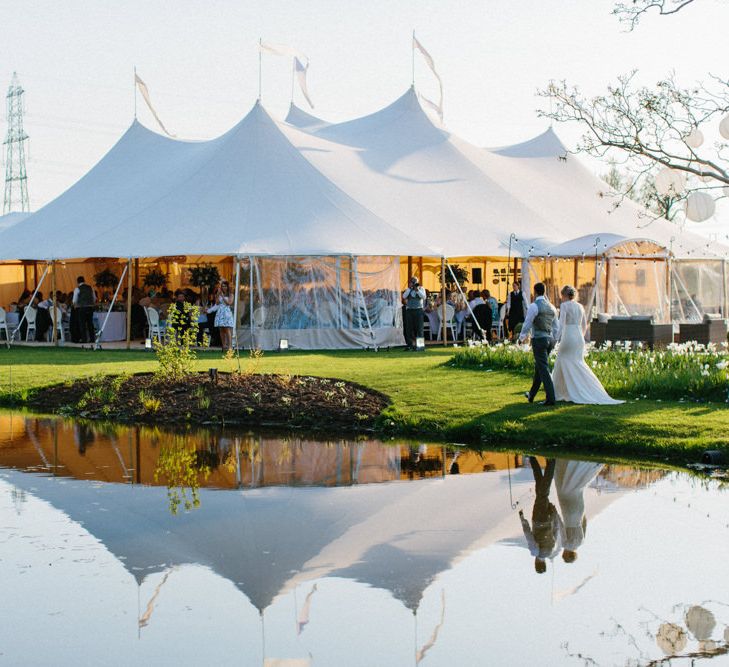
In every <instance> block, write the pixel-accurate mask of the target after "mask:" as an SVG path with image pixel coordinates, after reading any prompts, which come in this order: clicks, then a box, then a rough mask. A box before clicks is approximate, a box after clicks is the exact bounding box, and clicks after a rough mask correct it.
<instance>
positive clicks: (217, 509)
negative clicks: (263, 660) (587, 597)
mask: <svg viewBox="0 0 729 667" xmlns="http://www.w3.org/2000/svg"><path fill="white" fill-rule="evenodd" d="M8 476H9V477H10V479H9V481H10V482H11V483H12V484H14V485H16V486H17V487H19V488H25V489H28V490H31V489H32V491H31V492H32V493H33V494H34V495H36V496H38V497H40V498H43V499H44V500H46V501H48V502H50V503H51V504H52V505H54V506H55V507H57V508H59V509H61V510H63V511H64V512H65V513H66V514H67V515H68V516H69V517H70V518H72V519H73V520H75V521H78V522H80V523H83V525H84V528H85V529H86V530H88V531H89V532H90V533H91V534H93V535H94V536H95V537H97V538H98V539H99V540H100V541H101V542H102V543H103V544H104V545H105V546H106V547H107V548H108V549H109V551H111V552H112V553H113V554H115V556H116V557H117V558H119V559H120V560H121V561H122V562H123V564H124V566H125V567H126V569H127V570H128V571H129V572H130V573H132V574H133V576H135V578H136V579H137V581H139V582H141V581H142V580H143V579H144V578H145V576H146V575H148V574H150V573H152V572H161V571H163V570H166V569H168V568H169V567H170V566H171V565H174V564H183V563H198V564H201V565H204V566H207V567H209V568H211V569H212V570H214V571H215V572H216V573H218V574H219V575H221V576H222V577H225V578H227V579H229V580H230V581H232V582H233V583H234V584H235V585H236V586H237V587H238V588H239V589H240V590H241V591H243V592H244V593H245V595H246V596H247V597H248V598H249V600H250V601H251V603H252V604H253V605H254V606H255V607H256V608H258V609H259V611H263V610H264V609H265V608H266V607H268V606H269V605H270V604H271V602H272V601H273V599H274V598H275V597H276V596H277V595H279V594H280V593H283V592H286V591H288V590H290V589H291V588H293V587H294V586H296V585H297V584H299V583H301V582H303V581H306V580H312V579H316V578H318V577H323V576H340V577H350V578H353V579H356V580H358V581H361V582H364V583H367V584H370V585H372V586H374V587H378V588H385V589H389V590H391V591H392V592H393V594H394V595H395V596H396V597H397V598H398V599H400V600H402V601H403V603H404V604H405V605H406V606H408V607H409V608H410V609H413V610H414V609H416V608H417V606H418V604H419V601H420V599H421V596H422V593H423V591H424V590H425V589H426V588H427V587H428V585H429V584H430V583H431V582H432V581H433V579H434V578H435V577H436V576H437V575H438V574H439V573H440V572H442V571H444V570H447V569H449V568H450V567H451V565H452V564H453V563H454V562H455V561H456V560H457V559H458V558H459V557H460V556H461V555H464V554H466V553H469V552H470V550H471V549H474V548H477V547H480V546H486V545H487V544H489V543H492V542H494V541H496V540H498V539H503V538H504V537H506V536H507V535H510V534H513V531H514V527H515V524H514V521H513V518H514V517H513V515H512V510H511V507H510V504H509V495H508V489H507V479H506V476H505V474H502V473H486V474H481V475H470V476H462V477H461V476H453V477H448V478H446V479H445V480H421V481H418V482H402V483H386V484H377V485H366V486H355V487H343V488H341V487H340V488H290V487H279V488H265V489H255V490H249V491H246V492H242V493H241V492H232V491H207V490H201V501H202V506H201V509H200V510H198V511H196V512H191V513H189V514H181V515H178V516H176V517H171V516H170V515H169V513H168V506H167V498H166V495H165V490H164V489H163V488H149V487H135V486H126V485H116V484H105V485H92V484H89V483H88V482H86V483H85V482H83V481H77V480H69V479H66V480H64V483H62V484H59V483H58V480H55V479H53V478H43V477H38V476H35V475H27V474H25V473H18V472H15V471H8ZM513 477H515V478H516V479H512V481H513V482H515V483H516V485H517V486H519V487H523V488H522V490H524V489H525V488H526V487H527V486H528V485H530V484H531V481H532V480H531V475H530V474H529V472H528V471H526V470H520V471H518V472H517V474H516V475H515V476H513Z"/></svg>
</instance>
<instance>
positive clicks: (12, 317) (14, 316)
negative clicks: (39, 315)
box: [5, 313, 20, 333]
mask: <svg viewBox="0 0 729 667" xmlns="http://www.w3.org/2000/svg"><path fill="white" fill-rule="evenodd" d="M5 321H6V322H7V323H8V329H10V332H11V333H12V330H13V329H15V327H17V326H18V322H19V321H20V317H19V316H18V313H5Z"/></svg>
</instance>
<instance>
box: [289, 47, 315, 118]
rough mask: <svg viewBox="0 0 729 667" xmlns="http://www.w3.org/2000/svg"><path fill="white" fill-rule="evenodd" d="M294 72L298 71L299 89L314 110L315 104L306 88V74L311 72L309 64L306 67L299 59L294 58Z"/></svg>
mask: <svg viewBox="0 0 729 667" xmlns="http://www.w3.org/2000/svg"><path fill="white" fill-rule="evenodd" d="M294 70H295V71H296V78H297V79H298V81H299V88H301V92H302V94H303V95H304V97H305V98H306V101H307V102H308V103H309V106H310V107H311V108H312V109H313V108H314V103H313V102H312V101H311V98H310V97H309V89H308V88H307V87H306V73H307V71H308V70H309V63H308V62H307V63H306V65H304V64H303V63H302V62H301V61H300V60H299V59H298V58H294Z"/></svg>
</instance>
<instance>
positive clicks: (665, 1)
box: [612, 0, 694, 31]
mask: <svg viewBox="0 0 729 667" xmlns="http://www.w3.org/2000/svg"><path fill="white" fill-rule="evenodd" d="M693 2H694V0H631V1H630V2H618V3H616V5H615V8H614V9H613V11H612V13H613V15H614V16H617V17H618V20H619V21H620V23H622V24H623V25H625V26H626V27H627V29H628V31H631V30H633V29H634V28H635V26H636V25H638V22H639V21H640V19H641V18H643V15H644V14H647V13H648V12H650V11H651V10H654V9H655V10H657V11H658V14H659V15H660V16H670V15H671V14H676V13H678V12H680V11H681V10H682V9H683V8H684V7H686V6H688V5H690V4H692V3H693Z"/></svg>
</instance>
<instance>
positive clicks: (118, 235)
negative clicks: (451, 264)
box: [0, 103, 435, 259]
mask: <svg viewBox="0 0 729 667" xmlns="http://www.w3.org/2000/svg"><path fill="white" fill-rule="evenodd" d="M289 130H290V128H289ZM290 131H291V130H290ZM408 253H413V254H423V255H433V254H435V253H434V251H433V250H432V249H431V248H430V247H428V245H427V243H426V242H425V241H420V240H417V239H416V238H414V237H411V236H408V235H407V234H405V233H403V232H401V231H400V230H399V229H397V228H395V227H394V226H392V225H390V224H388V223H387V222H385V221H384V220H382V219H381V218H378V216H376V215H375V214H373V213H371V212H370V211H369V210H367V209H366V208H365V207H364V206H362V205H361V204H359V203H358V202H357V201H355V200H354V199H353V198H352V197H350V196H349V195H347V194H346V193H345V192H344V191H342V190H341V189H340V188H338V187H337V186H336V185H335V184H334V183H332V182H331V181H329V180H328V179H327V178H326V177H324V176H323V175H322V174H321V173H319V172H318V171H317V170H316V169H315V168H314V167H313V166H312V165H311V164H310V163H309V162H308V161H307V160H306V159H305V158H304V157H303V156H302V155H301V154H300V153H299V152H298V151H297V150H296V149H295V148H294V147H293V146H292V145H291V143H290V142H289V140H288V139H287V138H286V136H284V134H283V133H282V132H281V130H280V128H279V124H278V123H277V122H276V121H274V120H273V119H272V118H271V117H270V116H269V114H268V113H267V112H266V111H265V110H264V109H263V107H262V106H261V105H260V104H258V103H257V104H256V105H255V106H254V107H253V109H252V110H251V111H250V112H249V113H248V115H247V116H246V117H245V118H243V120H241V121H240V122H239V123H238V124H237V125H236V126H235V127H233V128H232V129H231V130H229V131H228V132H227V133H225V134H224V135H222V136H221V137H218V138H217V139H214V140H212V141H204V142H184V141H176V140H173V139H169V138H166V137H162V136H160V135H158V134H155V133H153V132H151V131H150V130H147V129H146V128H144V127H143V126H141V125H140V124H139V123H138V122H136V121H135V122H134V123H133V124H132V126H131V127H130V128H129V129H128V130H127V132H126V133H125V134H124V135H123V136H122V138H121V139H120V140H119V142H118V143H117V144H116V145H115V146H114V147H113V148H112V149H111V150H110V151H109V153H108V154H107V155H106V156H105V157H104V158H103V159H102V160H101V161H100V162H99V163H98V164H97V165H96V167H94V168H93V169H92V170H91V171H90V172H89V173H88V174H87V175H86V176H84V178H82V179H81V180H80V181H79V182H78V183H76V184H75V185H74V186H73V187H71V188H70V189H69V190H68V191H67V192H65V193H64V194H62V195H61V196H60V197H58V198H57V199H55V200H54V201H52V202H51V203H50V204H48V205H47V206H45V207H44V208H43V209H41V210H40V211H38V213H36V214H35V215H34V216H32V219H28V220H26V221H24V222H22V223H19V224H18V225H15V226H14V227H13V228H12V229H11V230H8V231H7V232H6V234H4V235H3V245H2V248H1V249H0V258H2V259H15V258H17V257H34V258H38V259H65V258H79V257H96V256H118V257H150V256H155V255H184V254H205V255H234V254H245V255H339V254H342V255H345V254H358V255H401V254H408Z"/></svg>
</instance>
